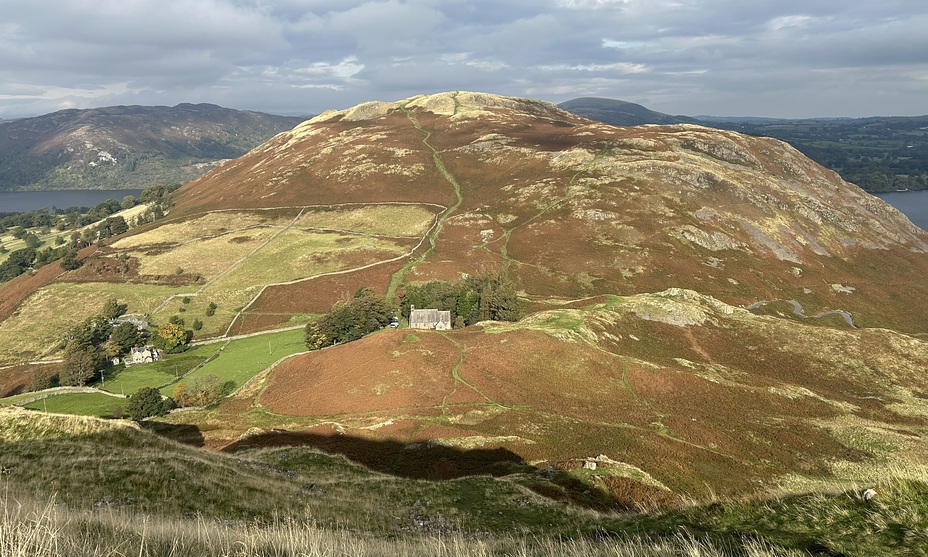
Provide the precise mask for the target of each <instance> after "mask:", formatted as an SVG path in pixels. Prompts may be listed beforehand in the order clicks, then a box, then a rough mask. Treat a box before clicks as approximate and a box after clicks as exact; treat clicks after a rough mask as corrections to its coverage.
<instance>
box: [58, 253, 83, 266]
mask: <svg viewBox="0 0 928 557" xmlns="http://www.w3.org/2000/svg"><path fill="white" fill-rule="evenodd" d="M80 266H81V262H80V261H79V260H78V259H77V250H76V249H69V250H68V251H66V252H65V254H64V257H62V258H61V268H62V269H64V270H65V271H73V270H75V269H79V268H80Z"/></svg>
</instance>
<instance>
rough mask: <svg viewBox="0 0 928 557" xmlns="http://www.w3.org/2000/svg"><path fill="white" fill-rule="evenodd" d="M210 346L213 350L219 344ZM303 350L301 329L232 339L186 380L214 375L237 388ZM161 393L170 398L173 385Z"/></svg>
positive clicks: (302, 332)
mask: <svg viewBox="0 0 928 557" xmlns="http://www.w3.org/2000/svg"><path fill="white" fill-rule="evenodd" d="M209 346H210V347H212V348H213V350H215V349H217V348H218V347H219V346H222V345H221V344H212V345H209ZM304 351H306V342H305V332H304V331H303V329H302V328H300V329H295V330H292V331H283V332H280V333H271V334H267V335H258V336H255V337H251V338H245V339H239V340H234V341H232V342H230V343H229V344H228V346H226V347H225V349H223V350H222V353H221V354H220V355H219V356H218V357H217V358H216V359H214V360H212V361H210V362H209V363H207V364H206V365H204V366H203V367H201V368H200V369H198V370H197V371H195V372H194V373H192V374H191V375H189V376H188V377H187V378H185V379H186V380H190V379H193V378H195V377H203V376H206V375H216V376H217V377H219V379H220V380H221V381H222V382H223V383H225V382H231V384H232V385H234V388H236V389H237V388H239V387H241V386H242V385H244V384H245V382H246V381H248V380H249V379H251V378H252V377H254V376H255V375H257V374H258V373H260V372H262V371H264V370H265V369H267V368H268V366H270V365H271V364H273V363H274V362H276V361H277V360H279V359H281V358H283V357H285V356H290V355H292V354H297V353H299V352H304ZM182 382H183V381H181V383H182ZM161 392H162V394H164V395H166V396H171V394H172V393H173V392H174V385H168V386H166V387H164V388H163V389H161Z"/></svg>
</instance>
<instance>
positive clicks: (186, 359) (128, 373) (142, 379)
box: [100, 344, 222, 395]
mask: <svg viewBox="0 0 928 557" xmlns="http://www.w3.org/2000/svg"><path fill="white" fill-rule="evenodd" d="M220 346H222V345H221V344H206V345H203V346H194V347H192V348H190V349H188V350H187V351H186V352H182V353H180V354H167V355H166V356H165V358H164V359H163V360H161V361H159V362H152V363H150V364H141V365H137V366H132V367H129V368H122V369H117V370H115V371H114V372H113V373H112V377H107V379H106V383H105V384H104V385H100V388H102V389H103V390H106V391H109V392H111V393H115V394H125V395H131V394H132V393H134V392H136V391H138V390H139V389H141V388H142V387H153V388H159V387H161V386H163V385H166V384H168V383H172V382H174V381H175V379H176V378H177V377H180V376H182V375H184V374H185V373H187V372H188V371H190V370H191V369H193V368H194V367H196V366H197V365H199V364H201V363H203V362H205V361H206V360H207V359H208V358H209V357H210V356H212V355H213V354H215V353H216V352H218V351H219V347H220Z"/></svg>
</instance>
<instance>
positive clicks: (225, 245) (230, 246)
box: [129, 227, 279, 280]
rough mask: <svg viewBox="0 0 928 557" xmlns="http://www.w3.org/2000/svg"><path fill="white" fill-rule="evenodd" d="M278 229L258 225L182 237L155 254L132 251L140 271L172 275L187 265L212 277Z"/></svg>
mask: <svg viewBox="0 0 928 557" xmlns="http://www.w3.org/2000/svg"><path fill="white" fill-rule="evenodd" d="M278 230H279V229H277V228H269V227H255V228H249V229H247V230H240V231H236V232H230V233H228V234H223V235H221V236H218V237H211V238H203V239H197V240H186V239H185V238H178V239H177V241H183V242H184V243H183V244H180V245H177V246H174V247H170V248H167V249H165V250H164V251H161V250H158V251H157V252H155V253H152V254H147V253H145V252H144V250H143V251H132V252H129V253H130V255H132V256H134V257H136V258H138V260H139V274H142V275H170V274H172V273H174V272H176V270H177V269H183V271H184V272H185V273H188V274H198V275H201V276H202V277H203V278H205V279H207V280H208V279H211V278H213V277H215V276H217V275H218V274H219V273H221V272H222V271H225V270H226V269H228V268H229V267H230V266H231V265H232V264H233V263H235V262H236V261H238V260H239V259H241V258H242V257H245V256H246V255H248V254H249V253H251V252H252V251H254V249H255V248H257V247H258V246H260V245H261V244H262V243H264V242H266V241H267V240H268V239H269V238H270V237H271V236H273V235H274V233H276V232H277V231H278Z"/></svg>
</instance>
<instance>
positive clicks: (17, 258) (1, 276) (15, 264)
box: [0, 248, 37, 282]
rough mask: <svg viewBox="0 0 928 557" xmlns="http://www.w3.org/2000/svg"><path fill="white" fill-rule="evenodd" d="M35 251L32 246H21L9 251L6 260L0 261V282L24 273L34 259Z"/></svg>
mask: <svg viewBox="0 0 928 557" xmlns="http://www.w3.org/2000/svg"><path fill="white" fill-rule="evenodd" d="M36 254H37V252H36V251H35V249H34V248H22V249H18V250H14V251H12V252H10V255H9V256H8V257H7V259H6V261H4V262H3V263H0V282H4V281H7V280H10V279H13V278H16V277H18V276H19V275H21V274H23V273H25V272H26V271H28V270H29V268H30V267H31V266H32V263H33V262H34V261H35V258H36Z"/></svg>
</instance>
